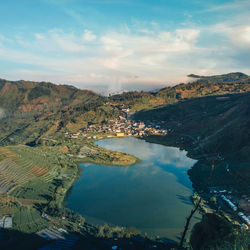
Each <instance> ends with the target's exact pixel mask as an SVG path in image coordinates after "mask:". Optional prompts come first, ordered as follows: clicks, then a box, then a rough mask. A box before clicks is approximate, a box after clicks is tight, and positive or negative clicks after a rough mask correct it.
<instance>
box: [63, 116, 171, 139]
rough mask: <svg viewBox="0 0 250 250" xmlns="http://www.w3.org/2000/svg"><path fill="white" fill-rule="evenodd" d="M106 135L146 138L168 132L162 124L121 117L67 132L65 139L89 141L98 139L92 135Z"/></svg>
mask: <svg viewBox="0 0 250 250" xmlns="http://www.w3.org/2000/svg"><path fill="white" fill-rule="evenodd" d="M95 133H104V134H107V137H114V136H117V137H123V136H136V137H144V136H148V135H166V134H167V130H166V129H162V128H161V126H160V124H155V123H148V124H145V123H144V122H142V121H133V120H129V119H127V118H125V117H123V116H119V118H117V119H113V120H109V122H108V123H107V124H102V125H97V124H92V125H89V126H88V127H87V128H83V129H81V131H78V132H77V133H74V134H70V133H69V132H65V134H64V135H65V137H70V138H72V139H76V138H79V137H81V136H82V137H87V138H88V139H90V138H92V139H96V136H95V135H94V136H91V135H90V134H95Z"/></svg>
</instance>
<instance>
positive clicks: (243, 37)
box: [229, 25, 250, 48]
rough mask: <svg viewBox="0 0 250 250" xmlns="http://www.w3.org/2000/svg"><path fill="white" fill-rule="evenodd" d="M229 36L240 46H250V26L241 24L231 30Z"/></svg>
mask: <svg viewBox="0 0 250 250" xmlns="http://www.w3.org/2000/svg"><path fill="white" fill-rule="evenodd" d="M229 37H230V39H231V40H232V42H233V43H234V44H235V45H236V46H238V47H248V48H249V47H250V26H249V25H248V26H240V27H236V28H232V29H231V30H230V31H229Z"/></svg>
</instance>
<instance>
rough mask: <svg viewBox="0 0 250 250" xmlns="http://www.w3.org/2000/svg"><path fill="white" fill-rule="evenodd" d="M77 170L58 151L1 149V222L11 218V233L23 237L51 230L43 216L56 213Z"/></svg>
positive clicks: (22, 147) (20, 147)
mask: <svg viewBox="0 0 250 250" xmlns="http://www.w3.org/2000/svg"><path fill="white" fill-rule="evenodd" d="M78 170H79V169H78V165H77V164H75V163H74V162H73V161H72V160H71V159H69V158H68V157H67V156H65V155H64V154H62V153H60V152H58V151H57V150H53V149H51V150H50V149H48V148H44V147H37V148H34V147H28V146H24V145H16V146H7V147H0V218H2V217H3V216H6V215H8V216H11V218H12V220H13V229H15V230H18V231H20V232H23V233H35V232H37V231H40V230H42V229H45V228H48V227H51V226H52V224H51V222H49V220H46V219H44V218H43V217H42V214H43V213H45V212H46V213H50V212H51V213H52V214H53V211H54V210H56V211H59V210H58V209H59V208H61V207H62V202H63V200H64V196H65V195H66V192H67V190H68V189H69V188H70V187H71V185H72V183H73V182H74V180H75V179H76V177H77V175H78ZM51 207H52V208H51Z"/></svg>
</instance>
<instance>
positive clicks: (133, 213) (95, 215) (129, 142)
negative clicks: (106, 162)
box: [66, 137, 198, 240]
mask: <svg viewBox="0 0 250 250" xmlns="http://www.w3.org/2000/svg"><path fill="white" fill-rule="evenodd" d="M96 144H97V145H99V146H101V147H104V148H107V149H111V150H116V151H121V152H126V153H130V154H133V155H135V156H137V157H138V158H140V159H141V160H142V161H141V162H140V163H138V164H136V165H133V166H128V167H118V166H100V165H96V164H81V167H82V174H81V177H80V179H79V180H78V181H77V182H75V183H74V185H73V189H72V193H71V194H70V195H69V196H68V197H67V199H66V202H67V203H68V206H67V207H69V208H71V209H72V210H74V211H76V212H78V213H80V214H82V215H83V216H84V217H85V218H86V220H87V221H88V222H89V223H93V224H103V223H105V222H106V223H109V224H114V225H120V226H134V227H136V228H138V229H139V230H140V231H141V232H143V233H147V234H148V235H149V236H160V237H166V238H169V239H173V240H177V238H178V237H179V235H180V233H181V232H182V231H183V228H184V224H185V218H186V217H187V215H188V214H189V213H190V210H191V209H192V203H191V202H190V199H189V197H190V195H191V194H192V184H191V182H190V180H189V178H188V175H187V170H188V169H189V168H190V167H192V166H193V165H194V163H195V162H196V161H195V160H193V159H190V158H188V157H187V156H186V153H187V152H185V151H181V150H179V149H178V148H174V147H166V146H162V145H158V144H153V143H148V142H146V141H144V140H141V139H137V138H134V137H127V138H115V139H105V140H101V141H97V142H96ZM197 221H198V218H195V219H194V222H197Z"/></svg>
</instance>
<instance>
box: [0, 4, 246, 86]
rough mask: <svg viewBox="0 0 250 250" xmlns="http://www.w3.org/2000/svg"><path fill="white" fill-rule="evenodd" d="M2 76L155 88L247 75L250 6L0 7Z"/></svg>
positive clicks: (82, 84) (81, 84)
mask: <svg viewBox="0 0 250 250" xmlns="http://www.w3.org/2000/svg"><path fill="white" fill-rule="evenodd" d="M0 9H1V16H0V22H1V30H0V67H1V72H0V78H5V79H10V80H20V79H24V80H34V81H50V82H55V83H62V84H71V85H74V86H77V87H80V88H89V89H98V88H103V89H114V90H120V89H122V90H126V89H131V88H134V89H148V90H149V89H155V88H158V87H163V86H166V85H173V84H176V83H179V82H182V81H185V80H186V75H188V74H190V73H195V74H200V75H212V74H222V73H228V72H236V71H238V72H244V73H246V74H250V67H249V66H250V59H249V58H250V1H248V0H247V1H245V0H243V1H242V0H235V1H233V0H210V1H197V0H189V1H187V0H175V1H174V0H158V1H154V0H147V1H145V0H36V1H33V0H22V1H19V0H9V1H1V2H0Z"/></svg>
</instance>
